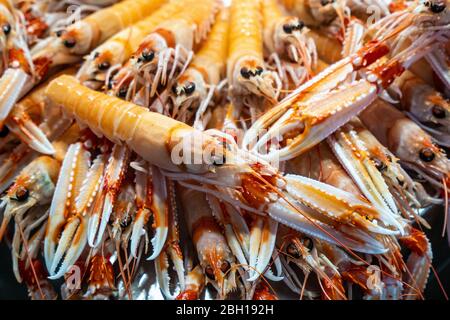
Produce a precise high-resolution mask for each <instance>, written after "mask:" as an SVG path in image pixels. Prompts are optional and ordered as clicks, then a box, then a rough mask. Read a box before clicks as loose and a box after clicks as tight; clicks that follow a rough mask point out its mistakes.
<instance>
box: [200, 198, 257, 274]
mask: <svg viewBox="0 0 450 320" xmlns="http://www.w3.org/2000/svg"><path fill="white" fill-rule="evenodd" d="M206 200H207V201H208V203H209V205H210V207H211V210H212V214H213V215H214V217H215V218H216V219H217V220H218V222H219V223H220V224H221V225H222V226H223V228H224V232H225V237H226V238H227V242H228V245H229V246H230V249H231V251H232V252H233V254H234V256H235V257H236V259H237V261H239V263H240V264H241V265H243V266H246V265H248V261H247V257H249V255H250V253H249V250H250V243H251V241H250V237H251V234H250V230H249V228H248V226H247V222H246V221H245V219H244V218H243V217H242V215H241V214H240V213H239V212H238V211H237V209H236V208H234V207H233V206H231V205H230V204H228V203H221V202H219V200H218V199H217V198H216V197H214V196H212V195H207V196H206Z"/></svg>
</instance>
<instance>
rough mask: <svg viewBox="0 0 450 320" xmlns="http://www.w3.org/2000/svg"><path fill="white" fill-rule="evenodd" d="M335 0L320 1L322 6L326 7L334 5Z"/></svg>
mask: <svg viewBox="0 0 450 320" xmlns="http://www.w3.org/2000/svg"><path fill="white" fill-rule="evenodd" d="M333 2H334V0H320V4H321V5H322V6H323V7H325V6H326V5H327V4H330V3H333Z"/></svg>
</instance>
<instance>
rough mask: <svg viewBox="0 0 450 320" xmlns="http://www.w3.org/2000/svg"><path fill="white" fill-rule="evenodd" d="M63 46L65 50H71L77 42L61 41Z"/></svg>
mask: <svg viewBox="0 0 450 320" xmlns="http://www.w3.org/2000/svg"><path fill="white" fill-rule="evenodd" d="M63 44H64V46H65V47H66V48H69V49H70V48H73V47H75V45H76V44H77V42H76V41H75V40H74V39H66V40H64V41H63Z"/></svg>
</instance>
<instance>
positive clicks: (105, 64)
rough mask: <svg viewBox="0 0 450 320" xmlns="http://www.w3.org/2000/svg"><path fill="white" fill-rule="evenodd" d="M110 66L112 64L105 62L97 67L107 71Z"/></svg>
mask: <svg viewBox="0 0 450 320" xmlns="http://www.w3.org/2000/svg"><path fill="white" fill-rule="evenodd" d="M110 66H111V64H110V63H109V62H108V61H103V62H102V63H99V64H98V66H97V67H98V69H99V70H102V71H105V70H108V69H109V67H110Z"/></svg>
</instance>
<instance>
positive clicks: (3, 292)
mask: <svg viewBox="0 0 450 320" xmlns="http://www.w3.org/2000/svg"><path fill="white" fill-rule="evenodd" d="M443 211H444V210H443V209H442V208H441V207H437V208H435V209H433V210H431V211H430V212H428V213H427V215H426V218H427V220H428V222H430V225H431V226H433V230H432V231H427V234H428V237H429V239H430V240H431V242H432V246H433V255H434V258H433V266H434V268H435V270H436V272H437V273H438V275H439V278H440V279H441V282H442V284H443V286H444V288H445V289H446V291H447V293H448V294H450V247H449V244H448V241H447V236H446V237H445V239H443V238H442V237H441V232H442V225H443V214H444V213H443ZM58 293H59V292H58ZM27 298H28V296H27V290H26V288H25V286H24V285H21V284H18V283H17V282H16V279H15V277H14V274H13V272H12V264H11V253H10V251H9V249H8V246H7V245H6V244H4V243H2V244H0V300H3V299H27ZM425 299H432V300H443V299H444V295H443V293H442V290H441V289H440V287H439V285H438V283H437V281H436V277H435V276H434V274H433V273H431V274H430V278H429V281H428V285H427V288H426V290H425Z"/></svg>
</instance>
